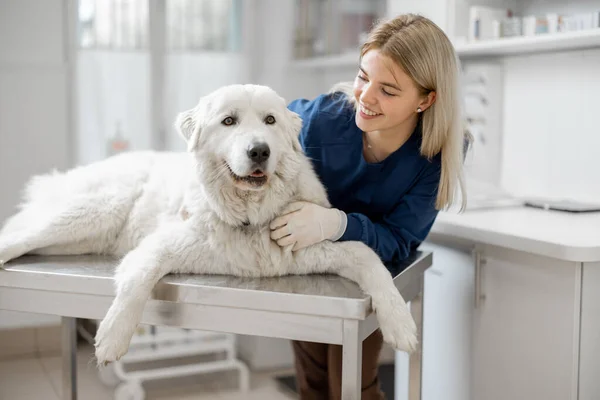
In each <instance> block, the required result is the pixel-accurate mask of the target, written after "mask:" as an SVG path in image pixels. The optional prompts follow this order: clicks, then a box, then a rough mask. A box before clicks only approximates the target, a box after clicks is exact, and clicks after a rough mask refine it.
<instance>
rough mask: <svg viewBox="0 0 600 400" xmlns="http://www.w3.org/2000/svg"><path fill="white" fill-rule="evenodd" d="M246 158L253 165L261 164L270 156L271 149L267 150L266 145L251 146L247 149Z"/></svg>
mask: <svg viewBox="0 0 600 400" xmlns="http://www.w3.org/2000/svg"><path fill="white" fill-rule="evenodd" d="M247 153H248V158H250V159H251V160H252V161H254V162H255V163H261V162H263V161H266V160H267V159H268V158H269V156H270V155H271V149H269V145H268V144H266V143H257V144H253V145H252V147H250V148H249V149H248V152H247Z"/></svg>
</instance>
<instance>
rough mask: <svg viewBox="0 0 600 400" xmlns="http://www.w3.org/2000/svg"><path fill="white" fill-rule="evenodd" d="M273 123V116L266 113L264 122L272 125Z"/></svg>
mask: <svg viewBox="0 0 600 400" xmlns="http://www.w3.org/2000/svg"><path fill="white" fill-rule="evenodd" d="M274 123H275V117H274V116H272V115H267V118H265V124H267V125H273V124H274Z"/></svg>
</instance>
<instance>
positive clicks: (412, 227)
mask: <svg viewBox="0 0 600 400" xmlns="http://www.w3.org/2000/svg"><path fill="white" fill-rule="evenodd" d="M289 108H290V109H291V110H293V111H295V112H296V113H298V114H299V115H300V116H301V117H302V119H303V121H304V124H303V128H302V132H301V134H300V142H301V143H302V146H303V149H304V151H305V152H306V154H307V155H308V156H309V157H310V158H311V159H312V161H313V164H314V167H315V170H316V172H317V173H318V175H319V177H320V178H321V180H322V182H323V184H324V185H325V187H326V188H327V191H328V195H329V200H330V202H331V204H332V206H333V208H330V209H327V208H323V207H320V206H318V205H316V204H312V203H296V204H295V205H294V207H293V208H294V209H293V210H292V211H291V212H290V213H288V214H285V215H282V216H280V217H278V218H276V219H275V220H274V221H273V222H272V223H271V237H272V239H273V240H276V241H277V243H278V244H279V245H280V246H286V245H290V244H294V247H293V248H294V249H295V250H298V249H301V248H303V247H306V246H309V245H311V244H314V243H317V242H320V241H322V240H332V241H338V240H339V241H344V240H358V241H362V242H364V243H365V244H367V245H368V246H370V247H371V248H372V249H373V250H375V251H376V252H377V254H378V255H379V256H380V257H381V259H382V260H383V261H384V262H386V263H394V262H398V261H401V260H403V259H405V258H406V257H408V255H409V254H410V253H411V252H412V251H413V250H415V249H416V248H417V247H418V246H419V245H420V244H421V242H422V241H423V240H424V239H425V237H426V236H427V234H428V233H429V230H430V229H431V226H432V225H433V222H434V220H435V218H436V216H437V213H438V211H439V210H440V209H443V208H447V207H448V206H450V205H452V204H453V203H455V202H456V201H457V200H459V199H460V201H461V203H462V206H463V207H464V201H465V198H466V196H465V195H464V185H463V175H462V163H463V151H464V149H463V147H464V146H463V145H464V144H465V143H466V141H465V139H466V138H465V135H464V133H463V130H462V128H461V127H462V124H461V114H460V102H459V96H458V62H457V59H456V56H455V52H454V48H453V47H452V44H451V43H450V41H449V40H448V38H447V37H446V35H445V34H444V32H443V31H442V30H440V28H439V27H438V26H436V25H435V24H434V23H433V22H431V21H430V20H429V19H427V18H424V17H422V16H417V15H412V14H408V15H401V16H399V17H397V18H395V19H393V20H390V21H386V22H382V23H380V24H379V25H377V26H375V27H374V28H373V30H372V31H371V32H370V34H369V36H368V39H367V41H366V42H365V43H364V44H363V45H362V48H361V52H360V65H359V68H358V72H357V76H356V79H355V80H354V84H339V85H336V86H335V87H334V88H333V90H332V91H331V92H330V93H327V94H323V95H320V96H318V97H317V98H315V99H314V100H310V101H309V100H306V99H299V100H295V101H293V102H292V103H290V104H289ZM459 190H460V191H462V196H460V197H459V195H460V194H461V193H459ZM381 347H382V337H381V333H380V332H379V331H376V332H375V333H373V334H372V335H371V336H370V337H368V338H367V339H366V340H365V341H364V343H363V357H362V360H363V367H362V388H363V394H362V399H382V398H383V395H382V393H381V391H380V388H379V381H378V377H377V364H378V359H379V354H380V351H381ZM293 348H294V353H295V357H296V372H297V383H298V389H299V392H300V395H301V398H302V399H325V398H329V399H340V396H341V393H340V391H341V359H342V353H341V347H340V346H336V345H328V344H320V343H308V342H294V343H293Z"/></svg>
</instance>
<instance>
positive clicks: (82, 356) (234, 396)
mask: <svg viewBox="0 0 600 400" xmlns="http://www.w3.org/2000/svg"><path fill="white" fill-rule="evenodd" d="M92 355H93V353H92V347H91V346H87V345H82V344H80V345H79V351H78V355H77V362H78V371H77V372H78V390H79V398H80V399H84V400H111V399H113V398H114V388H111V387H108V386H106V385H105V384H104V383H102V382H101V381H100V379H99V377H98V373H97V370H96V365H95V364H94V362H93V360H92ZM287 372H289V371H276V372H271V373H267V372H265V373H258V374H252V375H251V380H250V385H251V390H250V393H247V394H246V395H242V394H240V393H238V392H237V380H236V374H235V373H234V372H231V373H225V374H223V373H221V374H211V375H204V376H194V377H188V378H177V379H172V380H165V381H154V382H149V383H147V384H144V389H145V390H146V400H192V399H193V400H208V399H211V400H212V399H214V400H242V399H243V400H259V399H260V400H291V399H294V396H291V395H290V394H288V393H285V392H282V391H281V390H280V389H279V388H278V386H277V384H276V382H275V380H274V379H272V377H273V376H274V375H275V374H276V373H277V374H281V373H287ZM61 374H62V371H61V359H60V357H44V358H28V359H13V360H2V361H0V400H60V394H61V390H62V388H61Z"/></svg>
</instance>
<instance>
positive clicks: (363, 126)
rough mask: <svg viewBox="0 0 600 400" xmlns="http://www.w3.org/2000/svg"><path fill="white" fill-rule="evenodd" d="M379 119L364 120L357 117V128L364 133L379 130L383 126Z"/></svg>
mask: <svg viewBox="0 0 600 400" xmlns="http://www.w3.org/2000/svg"><path fill="white" fill-rule="evenodd" d="M378 119H379V118H372V119H366V118H362V117H361V116H360V115H356V118H355V121H356V126H358V128H359V129H360V130H361V131H363V132H371V131H376V130H378V127H379V126H380V125H381V124H380V122H379V121H378Z"/></svg>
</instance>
